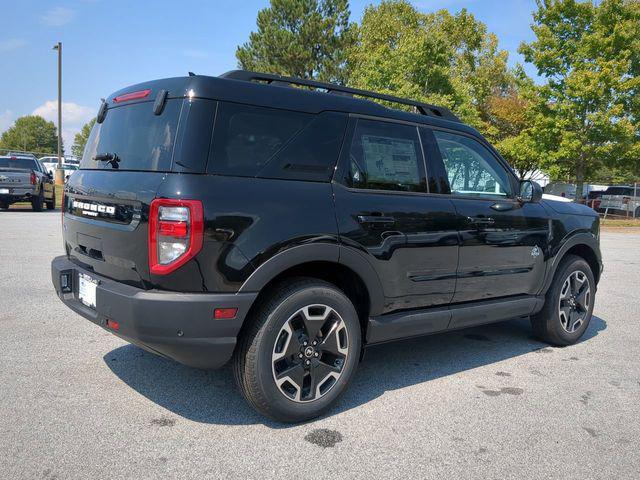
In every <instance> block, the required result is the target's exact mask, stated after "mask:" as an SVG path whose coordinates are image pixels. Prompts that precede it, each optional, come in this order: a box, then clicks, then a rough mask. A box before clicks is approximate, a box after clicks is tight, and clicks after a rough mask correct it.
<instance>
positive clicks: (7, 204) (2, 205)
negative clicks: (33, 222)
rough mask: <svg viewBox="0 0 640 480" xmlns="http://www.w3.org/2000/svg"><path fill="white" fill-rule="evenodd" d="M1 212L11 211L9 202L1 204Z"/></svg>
mask: <svg viewBox="0 0 640 480" xmlns="http://www.w3.org/2000/svg"><path fill="white" fill-rule="evenodd" d="M0 210H9V202H0Z"/></svg>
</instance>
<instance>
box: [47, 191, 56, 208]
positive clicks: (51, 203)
mask: <svg viewBox="0 0 640 480" xmlns="http://www.w3.org/2000/svg"><path fill="white" fill-rule="evenodd" d="M55 209H56V191H55V189H54V190H53V193H52V194H51V200H48V201H47V210H55Z"/></svg>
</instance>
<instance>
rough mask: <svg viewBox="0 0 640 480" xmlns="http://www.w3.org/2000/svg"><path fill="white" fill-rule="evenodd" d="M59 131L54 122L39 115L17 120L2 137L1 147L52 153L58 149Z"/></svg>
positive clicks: (0, 140)
mask: <svg viewBox="0 0 640 480" xmlns="http://www.w3.org/2000/svg"><path fill="white" fill-rule="evenodd" d="M57 135H58V133H57V130H56V126H55V125H54V123H53V122H47V121H46V120H45V119H44V118H42V117H39V116H37V115H27V116H24V117H20V118H18V119H17V120H16V122H15V124H14V125H13V126H12V127H10V128H9V129H7V130H5V131H4V133H3V134H2V136H1V137H0V147H1V148H5V149H8V150H22V151H29V152H43V153H50V152H51V153H52V152H57V151H58V137H57Z"/></svg>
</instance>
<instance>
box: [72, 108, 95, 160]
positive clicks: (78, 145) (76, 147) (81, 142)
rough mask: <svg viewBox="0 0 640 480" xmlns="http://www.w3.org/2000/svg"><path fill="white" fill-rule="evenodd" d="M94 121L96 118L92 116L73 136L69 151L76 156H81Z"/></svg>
mask: <svg viewBox="0 0 640 480" xmlns="http://www.w3.org/2000/svg"><path fill="white" fill-rule="evenodd" d="M95 123H96V119H95V118H92V119H91V120H89V121H88V122H87V123H85V124H84V125H83V127H82V130H80V131H79V132H78V133H76V136H75V137H74V138H73V146H72V147H71V153H73V155H74V156H75V157H76V158H82V155H83V153H84V147H85V145H86V144H87V140H88V139H89V135H90V134H91V129H92V128H93V126H94V125H95Z"/></svg>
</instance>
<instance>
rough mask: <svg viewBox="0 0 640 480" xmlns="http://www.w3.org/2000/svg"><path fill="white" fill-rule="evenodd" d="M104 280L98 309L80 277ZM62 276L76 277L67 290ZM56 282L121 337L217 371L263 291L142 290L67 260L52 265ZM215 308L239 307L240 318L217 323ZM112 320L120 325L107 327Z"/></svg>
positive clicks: (71, 301) (68, 298) (74, 306)
mask: <svg viewBox="0 0 640 480" xmlns="http://www.w3.org/2000/svg"><path fill="white" fill-rule="evenodd" d="M79 273H84V274H86V275H89V276H91V277H92V278H93V279H95V280H97V281H98V286H97V288H96V308H95V309H93V308H90V307H87V306H86V305H84V304H83V303H81V302H80V300H79V299H78V274H79ZM62 274H66V275H68V276H69V277H68V278H70V279H71V291H70V292H67V293H65V292H63V291H62V288H61V282H60V278H61V275H62ZM51 280H52V282H53V285H54V287H55V289H56V292H57V294H58V297H59V298H60V300H62V302H63V303H64V304H65V305H67V306H68V307H69V308H70V309H71V310H73V311H74V312H76V313H78V314H79V315H81V316H83V317H84V318H86V319H88V320H90V321H91V322H93V323H95V324H96V325H99V326H101V327H102V328H104V329H106V330H107V331H109V332H111V333H113V334H114V335H117V336H118V337H120V338H122V339H124V340H126V341H128V342H130V343H133V344H135V345H138V346H140V347H142V348H144V349H145V350H148V351H151V352H153V353H156V354H158V355H161V356H163V357H167V358H171V359H173V360H175V361H177V362H180V363H182V364H184V365H188V366H191V367H196V368H204V369H213V368H218V367H220V366H222V365H224V364H225V363H226V362H227V361H228V360H229V359H230V358H231V355H232V354H233V350H234V348H235V345H236V337H237V335H238V333H239V331H240V327H241V326H242V323H243V321H244V318H245V317H246V315H247V312H248V311H249V308H250V307H251V305H252V303H253V301H254V300H255V298H256V296H257V293H243V294H207V293H176V292H168V291H159V290H142V289H139V288H135V287H132V286H130V285H125V284H123V283H120V282H116V281H114V280H110V279H108V278H105V277H101V276H100V275H96V274H94V273H93V272H91V271H89V270H85V269H83V268H81V267H79V266H78V265H76V264H75V263H72V262H70V261H69V260H68V259H67V257H65V256H62V257H57V258H55V259H54V260H53V261H52V262H51ZM214 308H237V309H238V313H237V315H236V318H234V319H232V320H215V319H214V318H213V310H214ZM107 319H109V320H113V321H115V322H117V323H118V324H119V328H118V330H117V331H115V330H113V329H112V328H109V327H107Z"/></svg>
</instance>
